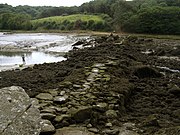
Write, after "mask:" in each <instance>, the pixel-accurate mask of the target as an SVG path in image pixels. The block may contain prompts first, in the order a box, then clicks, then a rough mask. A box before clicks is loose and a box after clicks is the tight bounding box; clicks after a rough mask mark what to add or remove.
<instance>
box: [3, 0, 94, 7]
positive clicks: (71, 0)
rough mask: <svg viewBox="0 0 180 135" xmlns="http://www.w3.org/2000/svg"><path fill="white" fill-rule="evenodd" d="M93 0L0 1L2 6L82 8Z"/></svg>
mask: <svg viewBox="0 0 180 135" xmlns="http://www.w3.org/2000/svg"><path fill="white" fill-rule="evenodd" d="M89 1H91V0H0V3H1V4H2V3H3V4H5V3H7V4H9V5H12V6H18V5H30V6H57V7H58V6H75V5H76V6H80V5H81V4H83V3H85V2H89Z"/></svg>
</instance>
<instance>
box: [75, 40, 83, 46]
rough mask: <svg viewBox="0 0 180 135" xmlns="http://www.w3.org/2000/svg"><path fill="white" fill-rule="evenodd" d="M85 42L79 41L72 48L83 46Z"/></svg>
mask: <svg viewBox="0 0 180 135" xmlns="http://www.w3.org/2000/svg"><path fill="white" fill-rule="evenodd" d="M83 43H84V42H83V41H77V42H76V43H74V44H73V45H72V46H78V45H82V44H83Z"/></svg>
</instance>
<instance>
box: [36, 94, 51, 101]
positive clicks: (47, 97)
mask: <svg viewBox="0 0 180 135" xmlns="http://www.w3.org/2000/svg"><path fill="white" fill-rule="evenodd" d="M36 98H37V99H39V100H53V96H52V95H51V94H49V93H40V94H38V95H37V96H36Z"/></svg>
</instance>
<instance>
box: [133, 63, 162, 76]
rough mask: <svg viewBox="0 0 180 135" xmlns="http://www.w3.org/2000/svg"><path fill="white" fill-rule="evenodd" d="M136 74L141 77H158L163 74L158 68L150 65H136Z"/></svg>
mask: <svg viewBox="0 0 180 135" xmlns="http://www.w3.org/2000/svg"><path fill="white" fill-rule="evenodd" d="M134 75H135V76H137V77H139V78H156V77H161V76H162V74H161V73H159V72H158V71H157V70H155V69H153V68H151V67H148V66H140V67H136V69H135V71H134Z"/></svg>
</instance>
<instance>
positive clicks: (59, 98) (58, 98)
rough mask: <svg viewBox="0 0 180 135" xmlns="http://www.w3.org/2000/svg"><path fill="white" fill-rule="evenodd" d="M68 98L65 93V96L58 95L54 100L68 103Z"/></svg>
mask: <svg viewBox="0 0 180 135" xmlns="http://www.w3.org/2000/svg"><path fill="white" fill-rule="evenodd" d="M67 100H68V96H67V95H64V96H57V97H55V98H54V102H56V103H59V104H64V103H66V102H67Z"/></svg>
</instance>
